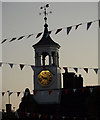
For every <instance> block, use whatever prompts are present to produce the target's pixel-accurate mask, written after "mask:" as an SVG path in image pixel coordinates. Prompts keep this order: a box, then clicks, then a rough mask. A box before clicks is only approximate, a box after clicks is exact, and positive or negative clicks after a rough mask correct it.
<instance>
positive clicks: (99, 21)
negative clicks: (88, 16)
mask: <svg viewBox="0 0 100 120" xmlns="http://www.w3.org/2000/svg"><path fill="white" fill-rule="evenodd" d="M99 28H100V20H99Z"/></svg>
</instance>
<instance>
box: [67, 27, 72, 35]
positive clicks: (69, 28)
mask: <svg viewBox="0 0 100 120" xmlns="http://www.w3.org/2000/svg"><path fill="white" fill-rule="evenodd" d="M71 29H72V26H70V27H67V35H68V34H69V32H70V31H71Z"/></svg>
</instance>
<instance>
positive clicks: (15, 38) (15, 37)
mask: <svg viewBox="0 0 100 120" xmlns="http://www.w3.org/2000/svg"><path fill="white" fill-rule="evenodd" d="M16 39H17V38H16V37H14V38H12V39H11V40H10V41H9V42H12V41H14V40H16Z"/></svg>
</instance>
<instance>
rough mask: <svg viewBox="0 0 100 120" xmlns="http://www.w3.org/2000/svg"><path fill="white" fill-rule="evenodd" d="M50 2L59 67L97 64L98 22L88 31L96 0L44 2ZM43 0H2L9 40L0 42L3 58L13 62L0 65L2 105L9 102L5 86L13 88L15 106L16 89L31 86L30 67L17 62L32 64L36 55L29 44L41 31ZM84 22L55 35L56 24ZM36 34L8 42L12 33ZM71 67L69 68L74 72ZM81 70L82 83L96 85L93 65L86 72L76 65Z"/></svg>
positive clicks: (5, 33)
mask: <svg viewBox="0 0 100 120" xmlns="http://www.w3.org/2000/svg"><path fill="white" fill-rule="evenodd" d="M47 3H49V4H50V7H49V8H48V12H49V11H52V14H50V15H49V16H48V25H49V30H52V33H51V37H52V39H53V40H54V41H55V42H57V43H59V44H60V45H61V48H60V67H61V71H62V73H63V72H64V70H63V67H72V68H73V67H77V68H84V67H87V68H98V22H93V23H92V25H91V26H90V28H89V30H88V31H87V24H85V23H87V22H90V21H95V20H98V3H97V2H65V3H64V2H60V3H58V2H52V3H50V2H47ZM44 5H45V3H44V2H42V3H41V2H38V3H36V2H12V3H10V2H5V3H3V4H2V38H3V39H5V38H7V39H8V40H7V41H6V42H5V43H4V44H2V62H6V63H15V64H17V65H14V66H13V68H12V69H11V68H10V66H9V65H8V64H3V67H2V91H5V92H6V93H5V96H4V97H3V98H2V101H3V108H4V105H5V104H6V103H8V98H7V90H10V91H12V92H15V93H13V94H12V95H11V103H12V104H13V106H15V107H16V108H18V105H17V104H19V101H20V100H21V96H22V95H23V93H21V95H20V97H17V96H16V92H18V91H21V92H23V91H24V90H25V88H26V87H28V88H29V89H30V90H31V91H32V90H33V89H34V88H33V86H34V85H33V73H34V72H33V70H32V69H31V67H30V66H25V67H24V68H23V70H22V71H21V70H20V67H19V64H21V63H23V64H29V65H34V61H35V58H34V57H35V56H34V50H33V48H32V45H33V44H35V43H37V42H38V41H39V40H40V39H41V37H42V36H41V37H39V38H37V39H36V35H37V34H38V33H39V32H41V31H43V29H44V28H43V26H44V20H43V15H39V13H40V12H43V11H42V10H41V9H40V7H41V6H44ZM80 23H84V24H83V25H81V26H79V28H78V29H77V30H75V27H73V28H72V30H71V31H70V33H69V35H67V30H66V29H63V30H62V31H61V32H59V33H58V34H57V35H55V32H56V30H57V29H58V28H66V27H69V26H73V25H76V24H80ZM31 33H33V34H35V35H33V36H32V37H30V38H29V39H26V37H25V38H23V39H22V40H20V41H18V40H15V41H13V42H9V40H11V38H13V37H18V38H19V37H20V36H23V35H25V36H27V35H29V34H31ZM72 68H70V69H68V70H69V72H75V71H74V70H73V69H72ZM79 74H81V75H82V77H83V79H84V86H91V85H98V75H97V74H95V72H94V71H93V70H92V69H89V73H86V72H85V71H84V70H83V69H79V71H78V73H77V75H79Z"/></svg>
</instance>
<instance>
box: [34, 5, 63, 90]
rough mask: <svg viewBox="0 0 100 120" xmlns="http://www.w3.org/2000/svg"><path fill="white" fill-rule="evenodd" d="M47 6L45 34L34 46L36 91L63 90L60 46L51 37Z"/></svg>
mask: <svg viewBox="0 0 100 120" xmlns="http://www.w3.org/2000/svg"><path fill="white" fill-rule="evenodd" d="M48 6H49V5H48V4H47V5H46V6H44V7H41V9H43V8H44V15H45V17H44V20H45V24H44V33H43V36H42V38H41V40H40V41H39V42H38V43H36V44H35V45H33V46H32V47H33V48H34V49H35V66H34V90H49V89H60V88H61V68H60V67H59V48H60V45H59V44H58V43H56V42H54V41H53V40H52V39H51V37H50V31H48V24H47V16H46V15H47V14H48V13H47V12H46V8H47V7H48Z"/></svg>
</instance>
